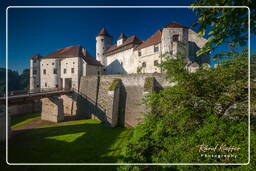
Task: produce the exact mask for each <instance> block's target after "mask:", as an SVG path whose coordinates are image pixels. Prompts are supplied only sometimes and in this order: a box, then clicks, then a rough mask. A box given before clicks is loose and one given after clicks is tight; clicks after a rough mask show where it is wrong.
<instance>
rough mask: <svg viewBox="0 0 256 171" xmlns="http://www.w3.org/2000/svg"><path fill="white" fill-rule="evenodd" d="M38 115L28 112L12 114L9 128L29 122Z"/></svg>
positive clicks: (38, 115)
mask: <svg viewBox="0 0 256 171" xmlns="http://www.w3.org/2000/svg"><path fill="white" fill-rule="evenodd" d="M39 117H40V114H39V113H29V114H22V115H14V116H12V117H11V128H16V127H18V126H21V125H24V124H26V123H29V122H31V121H33V120H35V119H37V118H39Z"/></svg>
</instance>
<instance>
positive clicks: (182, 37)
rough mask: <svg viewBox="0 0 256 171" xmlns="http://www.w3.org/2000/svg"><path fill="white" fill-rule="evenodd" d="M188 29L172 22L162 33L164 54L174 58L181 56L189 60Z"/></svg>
mask: <svg viewBox="0 0 256 171" xmlns="http://www.w3.org/2000/svg"><path fill="white" fill-rule="evenodd" d="M188 29H189V28H188V27H186V26H183V25H181V24H178V23H176V22H172V23H170V24H168V25H166V26H165V27H164V28H163V31H162V38H161V39H162V41H161V46H162V53H163V54H164V53H166V52H169V53H170V54H171V55H172V56H173V57H174V58H175V56H176V55H178V54H180V55H182V56H184V57H186V58H188Z"/></svg>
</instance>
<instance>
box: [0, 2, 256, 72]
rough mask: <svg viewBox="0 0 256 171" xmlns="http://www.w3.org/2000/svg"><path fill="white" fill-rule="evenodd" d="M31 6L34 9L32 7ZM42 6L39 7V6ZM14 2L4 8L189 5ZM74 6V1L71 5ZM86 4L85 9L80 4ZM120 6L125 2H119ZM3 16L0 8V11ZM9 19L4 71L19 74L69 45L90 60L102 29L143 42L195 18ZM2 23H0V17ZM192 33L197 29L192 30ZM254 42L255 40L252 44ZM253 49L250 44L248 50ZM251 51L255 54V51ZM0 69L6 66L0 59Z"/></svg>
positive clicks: (63, 13)
mask: <svg viewBox="0 0 256 171" xmlns="http://www.w3.org/2000/svg"><path fill="white" fill-rule="evenodd" d="M32 2H33V3H32ZM42 2H43V3H42ZM69 2H70V1H66V0H63V1H58V0H55V1H47V0H41V1H39V0H34V1H22V0H21V1H19V2H18V1H17V2H9V4H8V3H6V4H4V5H5V6H8V5H189V4H190V2H189V1H178V3H177V2H174V1H172V3H171V4H170V3H168V4H166V1H159V3H158V4H155V2H153V1H152V2H151V1H147V3H146V1H138V2H139V3H137V4H135V3H132V2H131V1H129V2H126V3H122V4H116V3H115V2H116V1H112V3H108V4H106V3H105V2H103V1H93V2H92V1H74V3H73V4H70V3H69ZM72 2H73V1H72ZM85 2H86V3H85ZM124 2H125V1H124ZM0 10H1V12H2V13H1V14H3V11H4V6H1V9H0ZM8 14H9V18H8V21H9V28H8V32H9V39H8V40H9V49H8V52H9V58H8V59H9V60H8V61H9V66H8V67H9V68H10V69H14V70H18V71H19V72H20V71H22V70H23V69H25V68H28V67H29V57H30V56H33V55H35V54H37V53H40V54H41V55H47V54H48V53H51V52H53V51H55V50H57V49H60V48H64V47H67V46H72V45H81V46H83V47H85V48H86V49H87V50H88V51H89V52H90V53H91V55H93V56H95V43H96V42H95V36H96V35H97V34H98V32H99V31H100V29H101V28H102V27H104V28H106V29H107V30H108V32H109V33H110V34H111V35H112V36H113V37H114V40H116V39H117V37H118V36H119V35H120V34H121V33H122V32H124V33H125V34H126V35H127V36H131V35H134V34H135V35H136V36H138V37H139V38H140V39H142V40H145V39H147V38H148V37H149V36H151V35H152V34H153V33H154V32H155V31H156V30H157V29H161V28H162V27H163V26H165V25H166V24H168V23H170V22H172V21H176V22H178V23H180V24H183V25H186V26H191V25H192V24H193V23H194V22H195V21H196V19H197V18H196V17H195V15H194V13H193V12H192V11H191V10H190V9H173V8H171V9H156V8H150V9H145V8H144V9H134V8H130V9H127V8H121V9H98V8H96V9H88V8H83V9H82V8H81V9H56V8H55V9H49V8H48V9H45V8H44V9H42V8H34V9H31V8H30V9H29V8H22V9H21V8H19V9H17V8H13V9H12V8H11V9H9V11H8ZM1 17H2V18H1V19H4V18H3V16H1ZM0 24H1V26H0V27H1V28H0V29H1V30H0V31H1V37H4V36H5V28H4V25H5V23H4V20H1V23H0ZM194 30H196V28H195V29H194ZM253 41H254V42H255V37H254V38H253V39H252V42H253ZM0 45H1V46H0V51H1V56H2V55H3V57H5V53H4V49H5V40H4V39H2V40H1V42H0ZM253 45H255V44H253ZM254 49H255V48H254ZM0 66H1V67H2V66H5V60H4V58H1V62H0Z"/></svg>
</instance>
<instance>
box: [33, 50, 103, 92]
mask: <svg viewBox="0 0 256 171" xmlns="http://www.w3.org/2000/svg"><path fill="white" fill-rule="evenodd" d="M101 67H102V66H101V64H100V63H99V62H98V61H96V60H95V59H94V58H93V57H92V56H91V55H90V54H89V53H88V52H87V51H86V49H85V48H83V47H81V46H70V47H66V48H63V49H59V50H57V51H55V52H53V53H50V54H48V55H46V56H41V55H39V54H38V55H35V56H32V57H31V58H30V91H39V90H49V89H53V88H54V89H56V88H60V89H62V88H66V89H69V88H71V87H72V88H74V89H78V85H79V79H80V77H81V76H85V75H95V74H97V71H98V70H99V69H100V68H101Z"/></svg>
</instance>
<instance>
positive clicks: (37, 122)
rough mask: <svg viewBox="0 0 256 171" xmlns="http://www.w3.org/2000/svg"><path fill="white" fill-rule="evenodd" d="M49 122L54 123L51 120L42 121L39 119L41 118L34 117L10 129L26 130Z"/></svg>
mask: <svg viewBox="0 0 256 171" xmlns="http://www.w3.org/2000/svg"><path fill="white" fill-rule="evenodd" d="M49 124H54V123H53V122H49V121H43V120H41V118H40V117H39V118H36V119H35V120H32V121H31V122H29V123H26V124H24V125H21V126H18V127H16V128H12V131H13V132H15V131H21V130H27V129H35V128H38V127H40V126H44V125H49Z"/></svg>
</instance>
